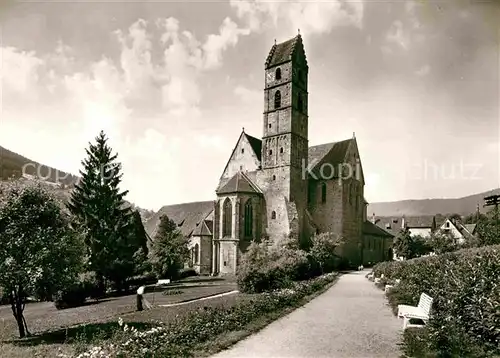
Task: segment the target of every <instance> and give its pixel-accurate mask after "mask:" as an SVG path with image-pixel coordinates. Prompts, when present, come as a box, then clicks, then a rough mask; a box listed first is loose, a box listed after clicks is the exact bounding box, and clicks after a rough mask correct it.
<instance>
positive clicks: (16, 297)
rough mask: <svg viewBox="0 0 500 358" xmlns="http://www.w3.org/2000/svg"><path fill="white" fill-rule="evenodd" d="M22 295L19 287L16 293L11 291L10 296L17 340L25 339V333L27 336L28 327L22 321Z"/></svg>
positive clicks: (24, 321)
mask: <svg viewBox="0 0 500 358" xmlns="http://www.w3.org/2000/svg"><path fill="white" fill-rule="evenodd" d="M23 296H24V295H23V293H22V289H21V287H19V289H18V291H17V292H16V290H15V289H14V290H12V291H11V294H10V305H11V308H12V313H13V315H14V318H15V319H16V322H17V327H18V329H19V338H24V337H26V333H28V334H29V331H28V326H27V324H26V320H25V319H24V315H23V311H24V303H23V298H24V297H23Z"/></svg>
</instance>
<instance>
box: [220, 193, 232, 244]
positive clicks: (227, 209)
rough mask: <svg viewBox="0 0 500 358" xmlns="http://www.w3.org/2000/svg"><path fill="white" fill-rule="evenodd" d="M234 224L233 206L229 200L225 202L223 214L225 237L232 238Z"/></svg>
mask: <svg viewBox="0 0 500 358" xmlns="http://www.w3.org/2000/svg"><path fill="white" fill-rule="evenodd" d="M232 222H233V206H232V205H231V200H230V199H229V198H227V199H226V201H224V209H223V213H222V235H223V236H224V237H227V236H231V232H232Z"/></svg>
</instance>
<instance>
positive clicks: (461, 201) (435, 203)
mask: <svg viewBox="0 0 500 358" xmlns="http://www.w3.org/2000/svg"><path fill="white" fill-rule="evenodd" d="M492 194H500V189H494V190H490V191H486V192H484V193H479V194H474V195H470V196H465V197H463V198H456V199H422V200H401V201H393V202H381V203H371V204H368V212H367V215H368V216H371V215H372V214H373V213H375V215H376V216H401V215H403V214H404V215H407V216H419V215H437V214H443V215H446V214H454V213H457V214H460V215H468V214H470V213H473V212H475V211H476V208H477V205H478V204H479V210H480V211H481V212H483V213H484V212H485V211H486V210H487V208H483V204H484V197H485V196H488V195H492Z"/></svg>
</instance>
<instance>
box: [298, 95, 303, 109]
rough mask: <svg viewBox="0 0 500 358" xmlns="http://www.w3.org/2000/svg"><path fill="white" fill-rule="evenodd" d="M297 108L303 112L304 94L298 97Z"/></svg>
mask: <svg viewBox="0 0 500 358" xmlns="http://www.w3.org/2000/svg"><path fill="white" fill-rule="evenodd" d="M297 109H298V110H299V111H300V112H302V111H303V110H304V102H303V101H302V96H301V95H299V98H298V99H297Z"/></svg>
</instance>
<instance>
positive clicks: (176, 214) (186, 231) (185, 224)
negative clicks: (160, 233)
mask: <svg viewBox="0 0 500 358" xmlns="http://www.w3.org/2000/svg"><path fill="white" fill-rule="evenodd" d="M213 209H214V202H213V201H198V202H193V203H184V204H176V205H166V206H164V207H162V208H161V209H160V210H159V211H158V212H157V213H156V214H154V215H153V216H152V217H151V218H150V219H149V220H148V221H147V222H146V225H145V229H146V232H147V234H148V235H149V236H150V237H151V239H153V240H154V237H155V235H156V230H157V229H158V226H159V224H160V217H161V216H163V215H167V216H168V217H169V218H170V219H171V220H173V221H174V222H175V223H176V224H177V225H179V224H182V225H181V226H178V229H179V230H180V231H181V233H182V234H183V235H184V236H189V235H190V234H191V233H192V232H193V230H194V229H195V228H196V224H197V223H199V222H201V221H202V220H204V219H205V218H206V217H207V216H208V215H209V214H210V213H211V212H212V211H213Z"/></svg>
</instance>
